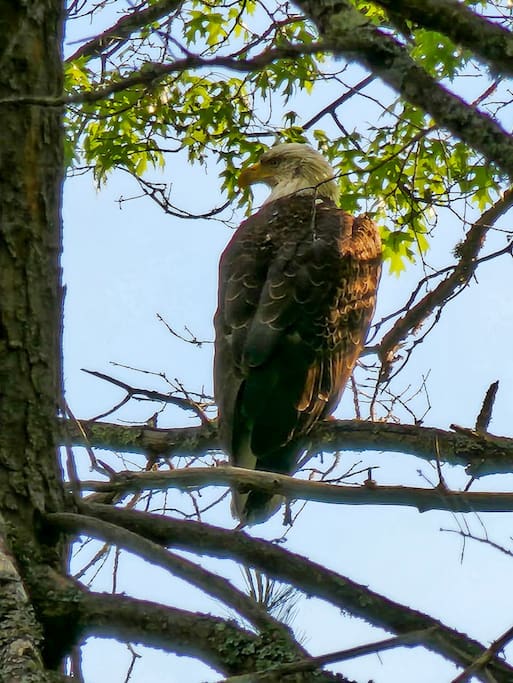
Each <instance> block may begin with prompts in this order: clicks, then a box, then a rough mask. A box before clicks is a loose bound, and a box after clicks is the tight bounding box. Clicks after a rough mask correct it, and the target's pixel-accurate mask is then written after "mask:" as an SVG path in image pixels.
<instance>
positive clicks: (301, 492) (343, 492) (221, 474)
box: [81, 456, 513, 512]
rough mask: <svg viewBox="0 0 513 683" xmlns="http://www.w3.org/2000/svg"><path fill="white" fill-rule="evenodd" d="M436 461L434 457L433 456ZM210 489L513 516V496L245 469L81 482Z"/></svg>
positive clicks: (99, 488)
mask: <svg viewBox="0 0 513 683" xmlns="http://www.w3.org/2000/svg"><path fill="white" fill-rule="evenodd" d="M433 458H434V456H433ZM206 486H235V487H240V488H241V489H242V490H247V489H250V488H251V489H253V488H256V489H260V490H262V491H265V492H266V493H269V494H272V495H276V494H277V495H280V496H284V497H285V498H286V499H287V500H306V501H316V502H318V503H334V504H336V505H404V506H409V507H414V508H417V510H418V511H419V512H426V511H427V510H446V511H449V512H512V511H513V493H497V492H493V493H482V492H478V493H472V492H469V491H450V490H448V489H446V488H441V487H436V488H431V489H429V488H414V487H409V486H378V485H377V484H376V483H375V482H366V483H364V484H362V485H360V486H343V485H341V484H326V483H324V482H319V481H304V480H302V479H296V478H294V477H289V476H287V475H285V474H277V473H275V472H262V471H257V470H246V469H243V468H241V467H225V466H218V467H184V468H180V469H175V470H170V471H166V472H132V471H129V470H125V471H124V472H119V473H117V474H116V476H115V477H114V478H113V480H112V481H105V482H103V481H83V482H81V487H82V490H85V491H96V492H100V493H109V494H113V493H115V494H117V496H120V495H126V494H127V493H135V492H140V491H143V490H148V489H150V490H161V491H164V490H167V489H171V488H177V489H180V490H182V491H183V490H187V489H196V488H203V487H206Z"/></svg>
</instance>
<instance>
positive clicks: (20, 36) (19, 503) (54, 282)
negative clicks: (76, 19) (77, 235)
mask: <svg viewBox="0 0 513 683" xmlns="http://www.w3.org/2000/svg"><path fill="white" fill-rule="evenodd" d="M61 19H62V5H61V1H60V0H39V1H36V0H28V1H27V2H16V3H14V2H11V1H10V0H3V1H2V2H0V45H1V52H0V64H1V69H0V98H2V99H3V98H5V97H17V96H20V95H25V94H27V93H30V94H36V95H50V96H55V95H59V94H60V92H61V88H62V76H61V57H60V42H61V41H60V38H59V37H60V36H61ZM0 117H1V121H2V135H1V137H0V178H1V179H2V180H1V204H0V420H1V424H0V491H1V495H0V514H1V515H2V517H3V521H4V525H3V533H2V541H3V547H2V553H3V557H4V564H3V567H4V570H5V571H6V572H7V573H8V574H9V576H10V577H11V578H8V577H7V578H6V582H5V583H4V582H2V585H3V588H4V589H5V590H2V591H1V592H0V623H2V624H3V625H4V624H6V623H7V622H9V623H11V625H12V627H13V628H16V627H18V628H19V629H20V630H19V633H20V635H21V634H25V635H27V633H28V631H27V629H29V630H30V629H31V628H32V627H33V633H32V636H33V637H32V641H31V646H30V647H27V648H21V649H19V648H18V650H17V654H16V656H15V657H14V659H13V658H12V657H9V656H8V655H7V654H6V652H5V651H4V656H3V657H2V658H1V659H0V679H1V680H3V681H18V680H19V681H24V682H27V683H30V681H37V682H38V683H41V681H45V680H49V679H48V676H47V673H46V672H45V671H44V669H43V661H44V658H45V657H46V658H47V659H48V655H49V653H48V651H47V652H45V653H43V656H42V653H41V651H38V648H39V641H40V637H41V634H40V631H41V626H40V625H39V624H37V615H36V616H35V615H34V611H33V610H32V608H31V607H30V597H31V592H32V588H33V581H34V570H35V569H36V568H37V567H38V566H39V567H40V566H44V565H53V566H57V565H58V564H59V562H60V558H59V554H58V552H56V550H55V548H54V547H52V546H51V545H46V544H45V543H43V542H42V541H41V539H39V538H38V536H37V528H38V524H37V518H38V516H39V514H40V513H43V512H44V511H48V510H53V509H57V508H62V492H61V488H60V486H59V483H58V481H59V471H58V466H57V458H56V433H55V432H56V429H55V415H56V412H57V404H58V401H59V396H60V374H61V372H60V312H61V285H60V267H59V257H60V242H61V238H60V236H61V225H60V203H61V196H60V192H61V184H62V173H63V157H62V140H61V112H60V111H59V110H58V109H55V108H52V109H48V108H42V107H38V106H20V105H0ZM52 540H53V539H52ZM9 586H10V587H11V589H12V590H8V588H9ZM25 598H26V599H25ZM11 644H12V642H11Z"/></svg>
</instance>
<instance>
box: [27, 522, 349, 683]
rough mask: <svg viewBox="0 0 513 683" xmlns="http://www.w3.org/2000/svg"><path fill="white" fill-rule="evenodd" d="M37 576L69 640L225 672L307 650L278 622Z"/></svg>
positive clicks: (48, 612) (41, 596)
mask: <svg viewBox="0 0 513 683" xmlns="http://www.w3.org/2000/svg"><path fill="white" fill-rule="evenodd" d="M55 516H57V515H54V517H55ZM50 517H52V515H50ZM49 521H50V518H49ZM54 528H55V527H54ZM39 578H40V582H39V585H38V594H37V595H36V596H35V597H36V601H37V608H38V613H40V614H41V616H42V619H43V620H45V621H46V622H48V623H51V624H53V625H54V626H55V625H56V624H59V625H60V628H62V629H66V638H67V639H68V640H69V636H70V631H71V632H72V635H73V637H74V639H75V640H76V642H79V641H80V640H81V639H83V638H86V637H90V636H96V637H100V638H102V637H103V638H115V639H116V640H121V641H126V642H136V643H142V644H143V645H146V646H148V647H156V648H159V649H162V650H164V651H166V652H174V653H176V654H179V655H185V656H189V657H197V658H198V659H200V660H201V661H203V662H205V663H207V664H208V665H210V666H212V667H214V668H215V669H217V670H218V671H220V672H222V673H223V674H225V675H237V674H242V673H245V672H250V671H255V670H256V669H257V668H258V667H262V666H268V665H269V664H270V663H271V662H272V663H275V662H276V663H280V662H290V661H291V658H292V659H293V660H297V659H298V656H299V657H304V656H305V654H306V653H305V651H304V650H302V649H301V648H299V651H298V648H297V644H296V645H295V647H294V649H292V650H291V649H290V647H289V641H288V639H282V638H281V633H282V632H281V631H280V633H279V634H278V637H277V631H276V629H274V628H266V629H264V630H263V631H262V632H261V633H260V634H254V633H250V632H249V631H246V630H245V629H243V628H241V627H240V626H239V625H238V624H236V623H235V622H234V621H231V620H226V619H222V618H220V617H216V616H212V615H208V614H201V613H199V612H189V611H187V610H182V609H177V608H174V607H168V606H165V605H161V604H158V603H154V602H150V601H147V600H138V599H136V598H132V597H127V596H125V595H120V594H115V595H113V594H111V593H95V592H92V591H88V590H87V589H86V588H84V587H82V586H80V584H78V583H77V582H74V581H72V580H70V579H68V578H66V577H64V576H61V575H58V574H56V573H55V572H47V573H45V574H42V575H40V577H39ZM54 634H55V637H59V631H58V630H54ZM37 680H38V681H40V680H42V679H37ZM308 680H309V679H308ZM316 680H319V683H335V682H337V681H340V682H341V683H349V681H346V679H341V678H339V677H337V675H336V674H331V673H329V672H319V675H318V678H316ZM23 681H24V682H25V679H23ZM305 683H306V680H305Z"/></svg>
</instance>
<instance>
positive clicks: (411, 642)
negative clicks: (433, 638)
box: [219, 631, 426, 683]
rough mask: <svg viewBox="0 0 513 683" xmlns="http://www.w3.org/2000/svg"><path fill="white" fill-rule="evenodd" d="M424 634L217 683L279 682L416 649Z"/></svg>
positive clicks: (353, 648) (371, 644)
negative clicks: (299, 674) (398, 650)
mask: <svg viewBox="0 0 513 683" xmlns="http://www.w3.org/2000/svg"><path fill="white" fill-rule="evenodd" d="M425 635H426V633H425V632H424V631H422V632H420V633H419V632H418V631H414V632H413V633H407V634H405V635H404V636H397V637H395V638H387V639H386V640H379V641H377V642H374V643H368V644H367V645H357V646H356V647H351V648H349V649H346V650H338V651H337V652H330V653H328V654H326V655H320V656H318V657H311V658H310V659H308V660H303V661H301V662H291V663H290V664H280V665H278V666H273V667H270V668H268V669H265V670H263V671H258V672H255V673H252V674H250V675H251V679H248V678H247V676H244V675H243V676H233V677H230V678H226V679H224V680H223V681H219V683H274V681H281V680H282V678H281V677H283V676H285V675H287V674H291V673H297V672H300V671H312V669H314V668H315V667H316V666H324V665H325V664H332V663H334V662H344V661H347V660H350V659H355V658H356V657H364V656H365V655H369V654H375V653H376V652H385V651H386V650H392V649H394V648H396V647H416V646H417V645H421V644H422V643H421V642H420V640H419V636H421V637H423V636H425Z"/></svg>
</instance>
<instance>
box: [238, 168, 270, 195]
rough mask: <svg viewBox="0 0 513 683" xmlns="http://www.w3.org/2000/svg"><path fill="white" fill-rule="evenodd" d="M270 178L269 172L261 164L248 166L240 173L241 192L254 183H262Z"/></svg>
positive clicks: (239, 184)
mask: <svg viewBox="0 0 513 683" xmlns="http://www.w3.org/2000/svg"><path fill="white" fill-rule="evenodd" d="M268 177H269V170H268V169H265V168H264V167H263V166H262V164H261V163H260V162H258V163H256V164H253V166H248V168H245V169H244V170H243V171H241V172H240V175H239V180H238V183H237V184H238V186H239V187H240V188H241V190H244V189H245V188H246V187H249V186H250V185H252V184H253V183H258V182H261V181H262V180H265V179H266V178H268Z"/></svg>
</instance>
